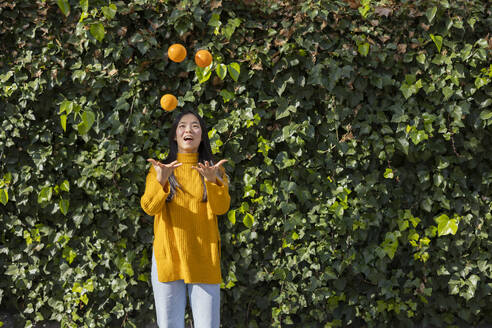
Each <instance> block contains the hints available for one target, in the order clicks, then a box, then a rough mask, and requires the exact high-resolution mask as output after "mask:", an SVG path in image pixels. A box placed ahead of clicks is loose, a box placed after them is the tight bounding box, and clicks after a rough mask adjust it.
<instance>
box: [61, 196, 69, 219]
mask: <svg viewBox="0 0 492 328" xmlns="http://www.w3.org/2000/svg"><path fill="white" fill-rule="evenodd" d="M59 206H60V212H62V213H63V215H67V213H68V207H69V206H70V201H69V200H68V199H60V202H59Z"/></svg>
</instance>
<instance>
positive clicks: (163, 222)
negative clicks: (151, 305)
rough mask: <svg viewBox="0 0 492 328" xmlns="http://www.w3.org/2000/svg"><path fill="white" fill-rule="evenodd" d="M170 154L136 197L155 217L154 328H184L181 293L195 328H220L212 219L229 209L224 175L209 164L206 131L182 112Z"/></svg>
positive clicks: (171, 137) (216, 242) (197, 118)
mask: <svg viewBox="0 0 492 328" xmlns="http://www.w3.org/2000/svg"><path fill="white" fill-rule="evenodd" d="M169 143H170V149H169V155H168V157H167V158H166V159H165V160H164V163H160V162H158V161H156V160H154V159H148V162H150V163H151V164H152V166H151V167H150V171H149V173H148V175H147V179H146V183H145V193H144V195H143V196H142V198H141V202H140V203H141V206H142V209H143V210H144V211H145V213H147V214H148V215H151V216H154V244H153V255H152V274H151V276H152V289H153V292H154V300H155V307H156V314H157V324H158V325H159V327H160V328H164V327H173V328H174V327H179V328H183V327H184V315H185V307H186V293H187V292H188V296H189V299H190V305H191V309H192V312H193V322H194V327H195V328H218V327H219V325H220V283H221V282H222V278H221V274H220V236H219V230H218V225H217V215H220V214H224V213H226V212H227V210H228V209H229V205H230V196H229V189H228V181H227V176H226V175H225V173H224V169H223V168H222V164H224V163H225V162H227V161H226V160H221V161H219V162H218V163H216V164H214V162H213V158H212V150H211V147H210V141H209V139H208V133H207V128H206V126H205V122H204V121H203V119H202V118H201V117H200V116H199V115H198V114H196V113H194V112H192V111H183V112H181V113H180V114H179V115H178V117H177V118H176V120H175V122H174V123H173V125H172V127H171V131H170V133H169Z"/></svg>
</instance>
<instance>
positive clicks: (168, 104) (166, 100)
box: [161, 93, 178, 112]
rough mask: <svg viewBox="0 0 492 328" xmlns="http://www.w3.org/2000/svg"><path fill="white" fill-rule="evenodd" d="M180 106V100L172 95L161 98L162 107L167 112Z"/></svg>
mask: <svg viewBox="0 0 492 328" xmlns="http://www.w3.org/2000/svg"><path fill="white" fill-rule="evenodd" d="M177 105H178V99H176V97H175V96H173V95H172V94H169V93H168V94H165V95H164V96H162V97H161V107H162V109H164V110H165V111H167V112H170V111H172V110H174V109H175V108H176V106H177Z"/></svg>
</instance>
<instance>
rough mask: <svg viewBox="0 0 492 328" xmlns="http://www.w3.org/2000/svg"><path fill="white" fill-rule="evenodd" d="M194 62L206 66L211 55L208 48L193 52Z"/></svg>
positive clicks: (210, 61) (209, 61) (210, 60)
mask: <svg viewBox="0 0 492 328" xmlns="http://www.w3.org/2000/svg"><path fill="white" fill-rule="evenodd" d="M195 63H196V64H197V65H198V66H200V67H207V66H208V65H210V64H211V63H212V55H211V54H210V52H208V50H198V51H197V53H196V54H195Z"/></svg>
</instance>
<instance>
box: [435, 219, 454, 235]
mask: <svg viewBox="0 0 492 328" xmlns="http://www.w3.org/2000/svg"><path fill="white" fill-rule="evenodd" d="M434 220H435V221H436V223H437V234H438V236H439V237H440V236H445V235H449V234H451V235H455V234H456V232H457V231H458V220H457V219H450V218H449V217H448V216H447V215H446V214H442V215H440V216H438V217H437V218H435V219H434Z"/></svg>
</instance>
